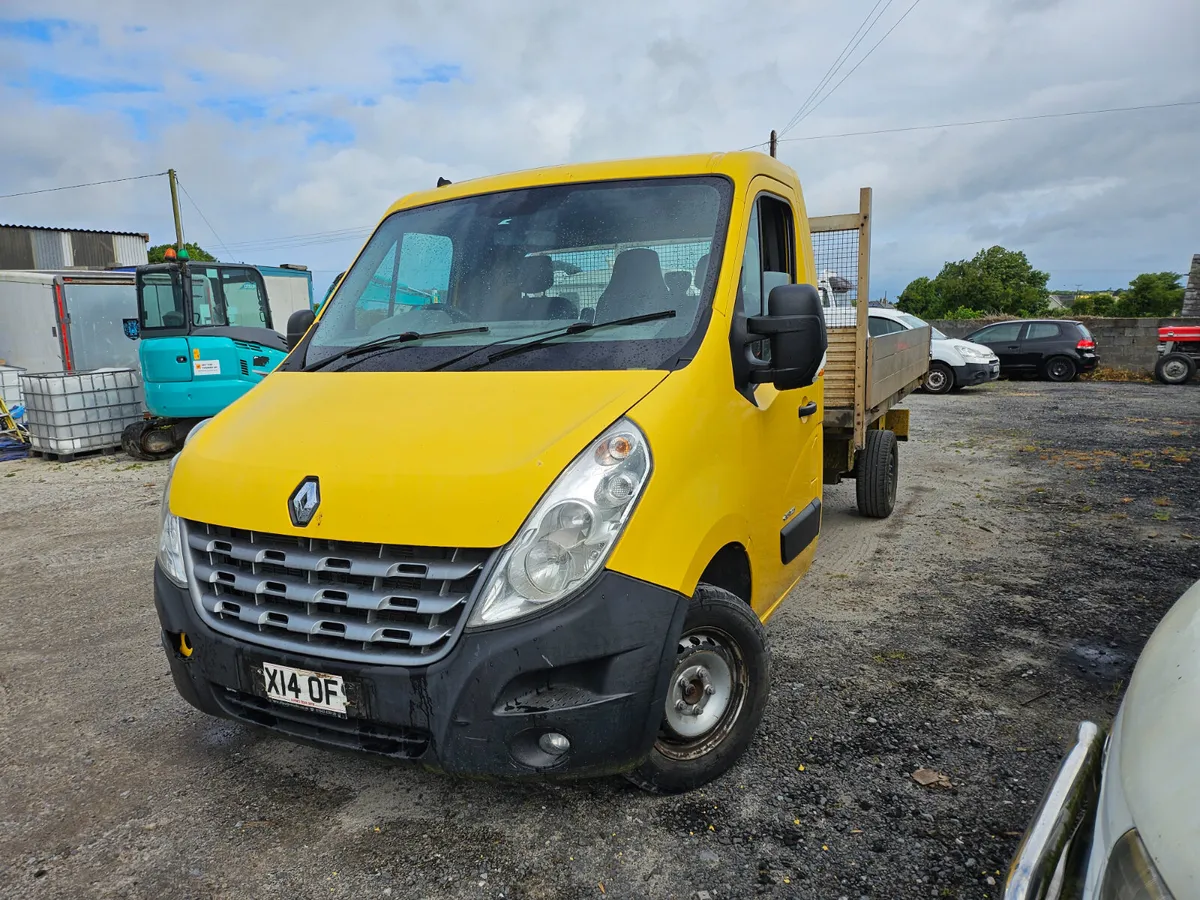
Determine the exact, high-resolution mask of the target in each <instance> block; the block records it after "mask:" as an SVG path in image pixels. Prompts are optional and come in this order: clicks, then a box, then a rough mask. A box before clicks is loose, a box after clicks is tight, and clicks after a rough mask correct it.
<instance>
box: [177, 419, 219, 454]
mask: <svg viewBox="0 0 1200 900" xmlns="http://www.w3.org/2000/svg"><path fill="white" fill-rule="evenodd" d="M211 421H212V416H209V417H208V418H207V419H201V420H200V421H199V422H197V423H196V424H195V425H193V426H192V427H191V430H189V431H188V433H187V437H185V438H184V439H183V446H185V447H186V446H187V445H188V444H190V443H191V442H192V438H194V437H195V436H196V435H198V434H199V433H200V431H201V430H202V429H203V428H204V426H206V425H207V424H208V423H209V422H211Z"/></svg>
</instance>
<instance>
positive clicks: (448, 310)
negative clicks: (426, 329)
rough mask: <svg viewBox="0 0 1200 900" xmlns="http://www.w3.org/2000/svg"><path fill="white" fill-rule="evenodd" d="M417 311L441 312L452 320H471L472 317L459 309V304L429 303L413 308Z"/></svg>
mask: <svg viewBox="0 0 1200 900" xmlns="http://www.w3.org/2000/svg"><path fill="white" fill-rule="evenodd" d="M413 312H416V313H424V312H440V313H443V314H445V315H447V316H449V317H450V321H451V322H470V321H471V317H470V316H469V315H467V314H466V313H465V312H463V311H462V310H461V309H459V308H458V307H457V306H450V305H449V304H448V303H427V304H425V305H424V306H418V307H417V308H416V309H414V310H413Z"/></svg>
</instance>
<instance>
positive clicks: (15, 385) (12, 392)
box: [0, 366, 25, 409]
mask: <svg viewBox="0 0 1200 900" xmlns="http://www.w3.org/2000/svg"><path fill="white" fill-rule="evenodd" d="M24 372H25V370H24V369H22V368H20V367H19V366H0V397H2V398H3V399H4V405H5V406H7V407H8V408H9V409H12V408H13V407H14V406H17V405H18V404H20V403H21V375H23V374H24Z"/></svg>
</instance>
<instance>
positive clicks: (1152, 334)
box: [931, 257, 1200, 372]
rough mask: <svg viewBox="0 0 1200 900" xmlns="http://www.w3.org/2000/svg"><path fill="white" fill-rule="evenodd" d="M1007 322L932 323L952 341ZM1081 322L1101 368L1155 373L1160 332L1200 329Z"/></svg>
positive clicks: (1189, 321)
mask: <svg viewBox="0 0 1200 900" xmlns="http://www.w3.org/2000/svg"><path fill="white" fill-rule="evenodd" d="M1197 258H1198V259H1200V257H1197ZM1004 321H1008V320H1007V319H1003V318H1000V319H943V320H940V321H936V322H933V323H931V324H932V325H933V326H934V327H936V328H939V329H941V330H942V331H944V332H945V333H946V334H948V335H950V336H951V337H965V336H966V335H967V334H968V333H969V332H972V331H975V330H977V329H979V328H982V327H983V326H984V325H987V324H989V323H991V322H1004ZM1077 321H1079V322H1082V323H1083V324H1084V325H1086V326H1087V329H1088V331H1090V332H1091V333H1092V336H1093V337H1095V339H1096V352H1097V353H1098V354H1099V356H1100V365H1102V366H1110V367H1112V368H1116V369H1134V370H1142V371H1147V372H1152V371H1154V361H1155V359H1157V357H1158V329H1159V328H1160V327H1162V326H1166V325H1200V318H1181V319H1098V318H1088V317H1081V318H1080V319H1078V320H1077Z"/></svg>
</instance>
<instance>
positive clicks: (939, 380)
mask: <svg viewBox="0 0 1200 900" xmlns="http://www.w3.org/2000/svg"><path fill="white" fill-rule="evenodd" d="M946 381H947V379H946V373H945V372H943V371H942V370H941V369H930V370H929V372H928V374H926V376H925V387H927V388H929V390H931V391H934V392H935V393H937V392H940V391H941V389H942V388H944V387H945V386H946Z"/></svg>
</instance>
